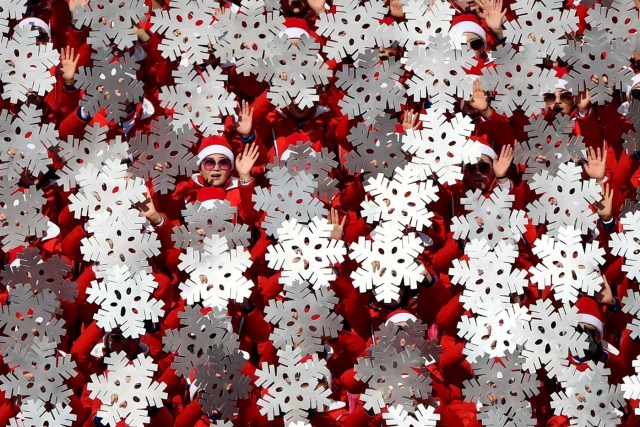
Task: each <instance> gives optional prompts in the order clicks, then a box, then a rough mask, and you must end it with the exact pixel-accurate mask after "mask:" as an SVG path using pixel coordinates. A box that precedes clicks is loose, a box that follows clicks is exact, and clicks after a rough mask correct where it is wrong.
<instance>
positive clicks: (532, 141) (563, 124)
mask: <svg viewBox="0 0 640 427" xmlns="http://www.w3.org/2000/svg"><path fill="white" fill-rule="evenodd" d="M530 121H531V124H530V125H527V126H525V128H524V130H525V131H526V132H527V135H528V139H527V141H524V142H522V143H521V144H519V145H518V146H517V148H516V149H515V151H514V162H515V163H516V164H521V165H526V166H527V169H526V171H525V172H524V174H523V178H524V179H526V180H530V179H531V178H532V177H533V176H534V175H535V174H536V173H541V172H542V171H545V170H546V171H548V172H549V174H551V175H555V174H556V172H557V171H558V168H559V167H560V165H561V164H563V163H566V162H570V161H576V160H578V159H581V158H582V150H583V149H584V144H583V143H582V139H583V138H582V136H573V135H572V132H573V128H574V125H575V121H574V120H573V119H571V118H570V117H569V116H564V115H563V114H558V115H557V116H556V117H555V118H554V120H553V122H552V123H549V122H547V120H546V119H545V117H544V116H543V115H542V114H540V115H538V117H537V118H535V119H530ZM539 156H544V157H545V158H546V159H545V160H544V161H543V162H538V161H536V158H537V157H539Z"/></svg>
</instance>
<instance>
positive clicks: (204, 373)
mask: <svg viewBox="0 0 640 427" xmlns="http://www.w3.org/2000/svg"><path fill="white" fill-rule="evenodd" d="M245 363H246V360H245V359H244V357H243V355H242V353H241V352H240V351H239V350H237V349H236V350H234V351H232V352H227V351H225V349H224V348H223V347H222V346H220V345H214V346H211V347H210V348H209V350H208V351H207V363H205V364H204V365H203V366H200V367H199V368H198V370H197V372H196V373H195V377H194V385H195V386H196V387H198V389H199V390H203V393H202V394H201V395H200V406H201V407H202V412H204V413H206V414H211V413H214V412H217V413H219V414H220V417H221V418H222V419H224V420H231V419H232V418H233V417H234V415H235V414H237V409H238V408H237V405H236V401H238V400H240V399H246V398H247V396H248V395H249V392H250V391H251V378H250V377H248V376H247V375H245V374H243V373H242V369H243V368H244V365H245Z"/></svg>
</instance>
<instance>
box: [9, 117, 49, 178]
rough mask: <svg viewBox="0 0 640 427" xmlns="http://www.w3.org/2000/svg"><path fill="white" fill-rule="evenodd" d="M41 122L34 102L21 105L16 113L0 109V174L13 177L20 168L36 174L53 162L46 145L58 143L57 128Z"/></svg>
mask: <svg viewBox="0 0 640 427" xmlns="http://www.w3.org/2000/svg"><path fill="white" fill-rule="evenodd" d="M41 122H42V110H39V109H37V108H36V106H35V105H23V106H22V108H21V109H20V111H19V112H18V115H17V116H14V115H12V114H11V112H10V111H9V110H4V111H1V112H0V161H1V162H3V163H5V165H4V167H0V176H3V177H6V179H8V180H10V181H14V180H17V179H18V178H19V177H20V174H21V173H22V172H23V171H24V169H27V170H28V171H29V172H30V173H31V174H32V175H34V176H36V177H37V176H38V175H39V174H41V173H46V172H47V171H48V170H49V166H51V165H52V164H53V162H52V160H51V159H50V158H49V153H48V151H47V149H48V148H51V147H54V146H55V145H57V144H58V132H57V131H56V129H55V125H54V124H53V123H50V124H42V123H41ZM10 150H11V151H13V152H14V155H13V157H12V156H9V154H8V152H9V151H10ZM2 169H4V170H5V172H3V171H2ZM3 179H4V178H3Z"/></svg>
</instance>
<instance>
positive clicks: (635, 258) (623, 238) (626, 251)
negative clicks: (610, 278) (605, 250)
mask: <svg viewBox="0 0 640 427" xmlns="http://www.w3.org/2000/svg"><path fill="white" fill-rule="evenodd" d="M619 221H620V224H622V227H623V231H622V232H620V233H611V240H610V241H609V247H610V248H611V254H612V255H616V256H623V257H624V265H623V266H622V271H624V272H625V273H627V277H628V278H629V279H631V280H640V227H639V226H638V224H640V210H636V211H632V212H627V213H624V214H622V215H621V216H620V218H619Z"/></svg>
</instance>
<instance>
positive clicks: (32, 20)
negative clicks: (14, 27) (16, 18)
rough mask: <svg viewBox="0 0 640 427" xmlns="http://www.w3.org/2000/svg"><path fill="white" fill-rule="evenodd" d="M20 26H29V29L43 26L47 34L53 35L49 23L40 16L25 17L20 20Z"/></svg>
mask: <svg viewBox="0 0 640 427" xmlns="http://www.w3.org/2000/svg"><path fill="white" fill-rule="evenodd" d="M18 27H20V28H27V27H28V28H27V29H29V30H30V29H31V28H32V27H38V28H42V29H43V30H44V31H45V32H46V33H47V35H49V37H51V28H50V27H49V24H47V23H46V22H44V21H43V20H42V19H40V18H36V17H33V16H30V17H28V18H24V19H23V20H22V21H20V22H18Z"/></svg>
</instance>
